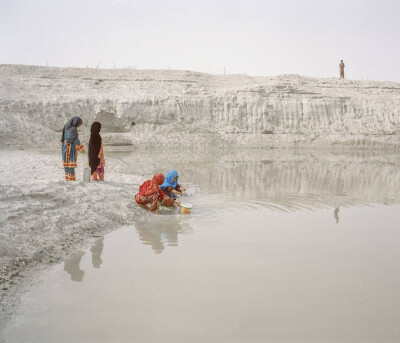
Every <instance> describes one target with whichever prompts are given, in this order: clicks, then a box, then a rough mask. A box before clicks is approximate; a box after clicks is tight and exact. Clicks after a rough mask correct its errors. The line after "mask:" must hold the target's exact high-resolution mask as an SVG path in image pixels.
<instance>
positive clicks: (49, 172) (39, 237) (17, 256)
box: [0, 150, 148, 315]
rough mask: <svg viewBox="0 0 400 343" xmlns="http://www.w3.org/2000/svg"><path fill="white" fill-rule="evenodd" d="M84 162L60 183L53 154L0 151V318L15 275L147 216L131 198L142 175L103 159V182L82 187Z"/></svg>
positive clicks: (7, 304) (10, 298)
mask: <svg viewBox="0 0 400 343" xmlns="http://www.w3.org/2000/svg"><path fill="white" fill-rule="evenodd" d="M85 159H86V155H85V156H81V158H80V163H79V166H78V168H77V171H76V172H77V179H78V181H77V182H71V183H66V182H65V181H64V179H63V169H62V165H61V162H60V161H61V160H60V154H59V153H57V152H34V151H26V150H17V151H15V150H0V161H1V163H0V179H1V183H0V188H1V192H0V194H1V198H0V206H1V212H2V216H1V230H0V236H1V240H0V283H1V286H0V287H1V309H2V310H1V313H2V315H7V314H9V313H11V310H12V306H11V307H10V305H11V304H12V302H14V301H15V300H16V299H15V298H14V297H13V294H15V292H16V290H15V288H16V287H15V286H20V284H21V276H24V277H25V278H26V277H27V276H28V274H29V273H28V272H31V271H32V270H34V269H35V267H38V266H42V265H49V264H52V263H57V262H59V261H60V260H62V259H64V258H65V256H67V255H68V253H69V252H70V251H71V249H72V248H76V247H77V246H79V245H84V244H85V242H87V241H88V240H90V239H91V238H92V237H93V236H98V235H103V234H104V233H106V232H109V231H111V230H113V229H115V228H117V227H120V226H123V225H125V224H129V223H133V222H134V220H135V219H137V218H138V217H139V216H143V215H148V214H146V212H145V211H144V210H143V209H139V208H138V207H137V206H135V202H134V197H133V196H134V194H135V192H136V191H137V189H138V185H139V183H140V181H141V180H143V178H145V176H142V175H136V174H134V173H133V172H132V171H131V170H130V168H127V167H129V166H127V165H126V163H124V162H123V161H121V160H119V159H117V158H112V157H110V156H108V158H107V167H106V168H107V169H106V181H105V182H102V183H93V182H91V183H83V182H82V174H83V167H84V163H83V161H84V160H85ZM27 279H29V277H28V278H27ZM26 281H27V280H24V282H26Z"/></svg>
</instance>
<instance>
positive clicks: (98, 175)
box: [92, 144, 106, 181]
mask: <svg viewBox="0 0 400 343" xmlns="http://www.w3.org/2000/svg"><path fill="white" fill-rule="evenodd" d="M98 158H99V159H100V163H99V165H98V166H97V169H96V170H95V171H94V172H93V174H92V179H93V180H95V181H97V180H100V181H103V180H104V167H105V165H106V161H105V159H104V151H103V144H102V145H101V148H100V151H99V155H98Z"/></svg>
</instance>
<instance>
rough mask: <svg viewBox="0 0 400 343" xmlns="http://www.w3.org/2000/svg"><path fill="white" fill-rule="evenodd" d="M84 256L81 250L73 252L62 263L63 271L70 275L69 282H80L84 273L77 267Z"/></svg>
mask: <svg viewBox="0 0 400 343" xmlns="http://www.w3.org/2000/svg"><path fill="white" fill-rule="evenodd" d="M83 255H85V252H84V251H82V250H77V251H74V252H73V253H72V254H71V255H70V256H69V258H68V259H67V260H66V261H65V263H64V270H65V271H66V272H67V273H68V274H69V275H71V280H72V281H76V282H82V280H83V276H84V275H85V272H84V271H83V270H82V269H81V268H80V267H79V264H80V263H81V259H82V257H83Z"/></svg>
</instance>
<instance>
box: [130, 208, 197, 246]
mask: <svg viewBox="0 0 400 343" xmlns="http://www.w3.org/2000/svg"><path fill="white" fill-rule="evenodd" d="M189 220H190V217H189V216H187V215H186V216H179V215H159V216H151V217H149V218H146V219H143V220H140V221H138V222H136V224H135V227H136V230H137V232H138V233H139V237H140V240H141V241H142V242H143V243H144V244H146V245H151V248H152V249H153V250H154V252H155V253H156V254H161V253H162V252H163V251H164V250H165V247H166V246H177V245H178V234H184V233H189V232H191V231H193V226H192V225H191V224H190V222H189Z"/></svg>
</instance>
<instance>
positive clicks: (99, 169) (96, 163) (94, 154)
mask: <svg viewBox="0 0 400 343" xmlns="http://www.w3.org/2000/svg"><path fill="white" fill-rule="evenodd" d="M100 130H101V124H100V123H99V122H98V121H95V122H94V123H93V124H92V127H91V128H90V140H89V166H90V169H91V174H92V180H93V181H104V167H105V165H106V162H105V160H104V152H103V143H102V139H101V136H100Z"/></svg>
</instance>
